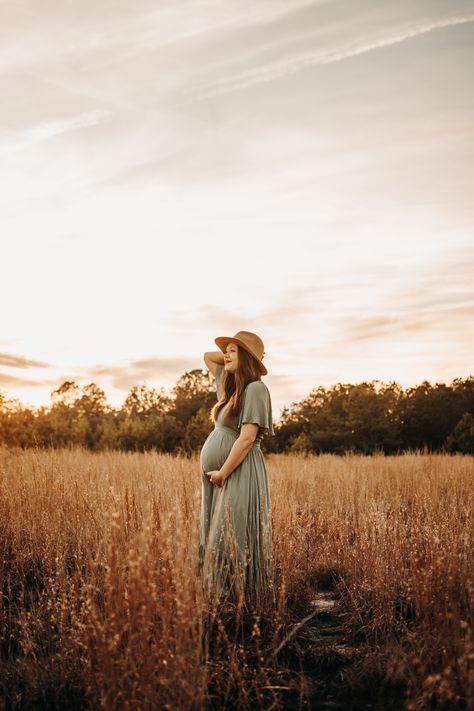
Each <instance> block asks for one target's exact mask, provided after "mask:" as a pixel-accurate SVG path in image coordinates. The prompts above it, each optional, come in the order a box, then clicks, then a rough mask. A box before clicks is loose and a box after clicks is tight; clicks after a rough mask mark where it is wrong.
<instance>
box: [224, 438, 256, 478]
mask: <svg viewBox="0 0 474 711" xmlns="http://www.w3.org/2000/svg"><path fill="white" fill-rule="evenodd" d="M252 445H253V442H251V441H250V440H248V439H244V438H242V437H238V438H237V439H236V440H235V442H234V444H233V445H232V449H231V450H230V452H229V455H228V457H227V459H226V460H225V462H224V464H223V465H222V466H221V468H220V469H219V471H220V472H221V474H223V475H224V476H225V478H226V479H227V477H229V476H230V475H231V474H232V472H233V471H234V469H237V467H238V466H239V464H240V463H241V462H243V460H244V459H245V457H246V456H247V454H248V452H249V451H250V449H252Z"/></svg>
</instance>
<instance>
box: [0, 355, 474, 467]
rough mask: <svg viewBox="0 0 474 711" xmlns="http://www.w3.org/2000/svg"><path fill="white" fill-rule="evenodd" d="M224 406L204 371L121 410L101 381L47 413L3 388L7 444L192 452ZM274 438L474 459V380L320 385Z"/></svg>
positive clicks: (74, 389) (273, 447) (57, 400)
mask: <svg viewBox="0 0 474 711" xmlns="http://www.w3.org/2000/svg"><path fill="white" fill-rule="evenodd" d="M215 401H216V393H215V380H214V377H213V376H212V375H211V374H210V372H209V371H203V370H201V369H195V370H191V371H188V372H186V373H184V375H182V376H181V378H180V379H179V380H178V382H177V383H176V385H175V386H174V387H173V388H172V389H171V391H170V392H169V393H167V392H166V391H165V390H164V389H163V388H161V389H160V390H156V389H155V388H151V387H148V386H147V385H137V386H134V387H132V388H131V390H130V392H129V393H128V395H127V397H126V399H125V401H124V403H123V405H122V406H121V407H119V408H115V407H112V406H110V405H109V404H108V403H107V398H106V395H105V393H104V391H103V390H102V389H101V388H100V387H99V386H98V385H96V384H95V383H90V384H88V385H85V386H84V387H82V388H80V387H79V386H78V385H77V384H76V383H75V382H74V381H65V382H64V383H63V384H62V385H61V386H60V387H58V388H57V390H54V391H53V392H52V393H51V404H50V405H48V406H40V407H38V408H30V407H26V406H24V405H22V404H21V403H20V402H19V401H18V400H15V399H9V398H8V397H7V396H6V395H5V394H3V393H2V392H1V391H0V443H2V444H4V445H6V446H9V447H21V448H23V449H24V448H27V447H32V446H40V447H67V446H74V445H81V446H83V447H86V448H87V449H90V450H92V451H103V450H110V449H120V450H125V451H141V452H144V451H149V450H156V451H159V452H168V453H171V454H185V455H191V454H193V453H195V452H199V450H200V448H201V447H202V445H203V443H204V440H205V439H206V437H207V436H208V434H209V433H210V432H211V431H212V429H213V424H212V422H211V420H210V410H211V408H212V406H213V404H214V403H215ZM274 431H275V436H274V437H266V438H265V439H264V440H263V443H262V449H263V450H264V451H265V452H298V453H315V454H321V453H336V454H345V453H349V452H352V453H360V454H371V453H374V452H380V453H384V454H397V453H401V452H404V451H414V450H423V451H429V452H462V453H466V454H474V376H469V377H468V378H466V379H464V380H462V379H460V378H457V379H455V380H453V381H452V383H451V384H450V385H445V384H444V383H436V384H434V385H432V384H431V383H430V382H428V381H426V380H425V381H423V382H422V383H421V384H419V385H417V386H415V387H411V388H408V389H406V390H403V389H402V388H401V386H400V385H399V384H398V383H396V382H390V383H384V382H381V381H378V380H373V381H370V382H363V383H358V384H355V385H351V384H341V383H338V384H337V385H333V386H331V387H329V388H325V387H322V386H320V387H316V388H314V389H313V390H312V391H311V392H310V393H309V395H308V396H307V397H306V398H305V399H303V400H302V401H300V402H294V403H292V404H291V406H290V407H285V408H284V409H283V412H282V415H281V417H280V419H279V421H278V422H274Z"/></svg>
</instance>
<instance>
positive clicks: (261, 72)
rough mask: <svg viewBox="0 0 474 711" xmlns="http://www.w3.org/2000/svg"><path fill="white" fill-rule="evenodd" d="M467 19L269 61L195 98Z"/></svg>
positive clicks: (467, 18)
mask: <svg viewBox="0 0 474 711" xmlns="http://www.w3.org/2000/svg"><path fill="white" fill-rule="evenodd" d="M469 22H474V13H472V14H468V15H463V16H455V17H450V18H445V19H440V20H435V21H432V22H427V23H418V24H416V25H413V26H412V27H408V28H406V29H403V30H401V31H398V32H395V33H391V34H389V35H386V36H385V37H381V38H380V39H377V40H363V41H360V40H359V41H358V42H357V43H351V44H348V45H346V46H345V47H341V48H338V49H335V50H331V51H327V50H324V51H320V52H307V53H304V54H300V55H299V56H297V57H293V58H291V59H288V60H285V61H279V62H271V63H269V64H266V65H265V66H261V67H257V68H256V69H250V70H248V71H246V72H242V73H240V74H238V75H236V76H234V77H231V78H225V79H222V80H219V81H215V82H213V83H212V84H210V85H209V86H208V88H204V90H203V91H200V92H199V93H198V94H197V96H195V97H194V98H196V99H198V100H199V99H207V98H211V97H214V96H219V95H220V94H226V93H228V92H233V91H238V90H241V89H247V88H249V87H251V86H253V85H255V84H261V83H266V82H271V81H275V80H276V79H281V78H283V77H286V76H288V75H290V74H294V73H295V72H299V71H301V70H302V69H306V68H307V67H311V66H316V65H323V64H332V63H333V62H340V61H342V60H344V59H348V58H350V57H355V56H357V55H360V54H365V53H367V52H372V51H374V50H376V49H380V48H383V47H387V46H389V45H393V44H399V43H401V42H405V41H406V40H408V39H411V38H412V37H417V36H418V35H422V34H426V33H427V32H432V31H433V30H437V29H441V28H444V27H453V26H455V25H461V24H466V23H469Z"/></svg>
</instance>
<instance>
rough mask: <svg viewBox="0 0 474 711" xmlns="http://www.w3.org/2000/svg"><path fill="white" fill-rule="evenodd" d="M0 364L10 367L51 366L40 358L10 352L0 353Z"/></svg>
mask: <svg viewBox="0 0 474 711" xmlns="http://www.w3.org/2000/svg"><path fill="white" fill-rule="evenodd" d="M0 365H7V366H8V367H10V368H51V367H52V366H51V364H50V363H45V362H44V361H42V360H33V359H32V358H26V356H20V355H14V354H12V353H0Z"/></svg>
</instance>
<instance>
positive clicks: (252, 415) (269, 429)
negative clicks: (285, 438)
mask: <svg viewBox="0 0 474 711" xmlns="http://www.w3.org/2000/svg"><path fill="white" fill-rule="evenodd" d="M272 420H273V418H272V401H271V397H270V391H269V390H268V388H267V386H266V385H265V383H263V382H262V381H261V380H255V381H254V382H252V383H249V384H248V385H247V387H246V389H245V394H244V402H243V406H242V408H241V411H240V416H239V423H238V425H239V427H241V426H242V425H244V424H245V423H246V422H254V423H255V424H257V425H259V426H260V427H261V429H262V430H263V434H270V435H274V434H275V433H274V431H273V421H272Z"/></svg>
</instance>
